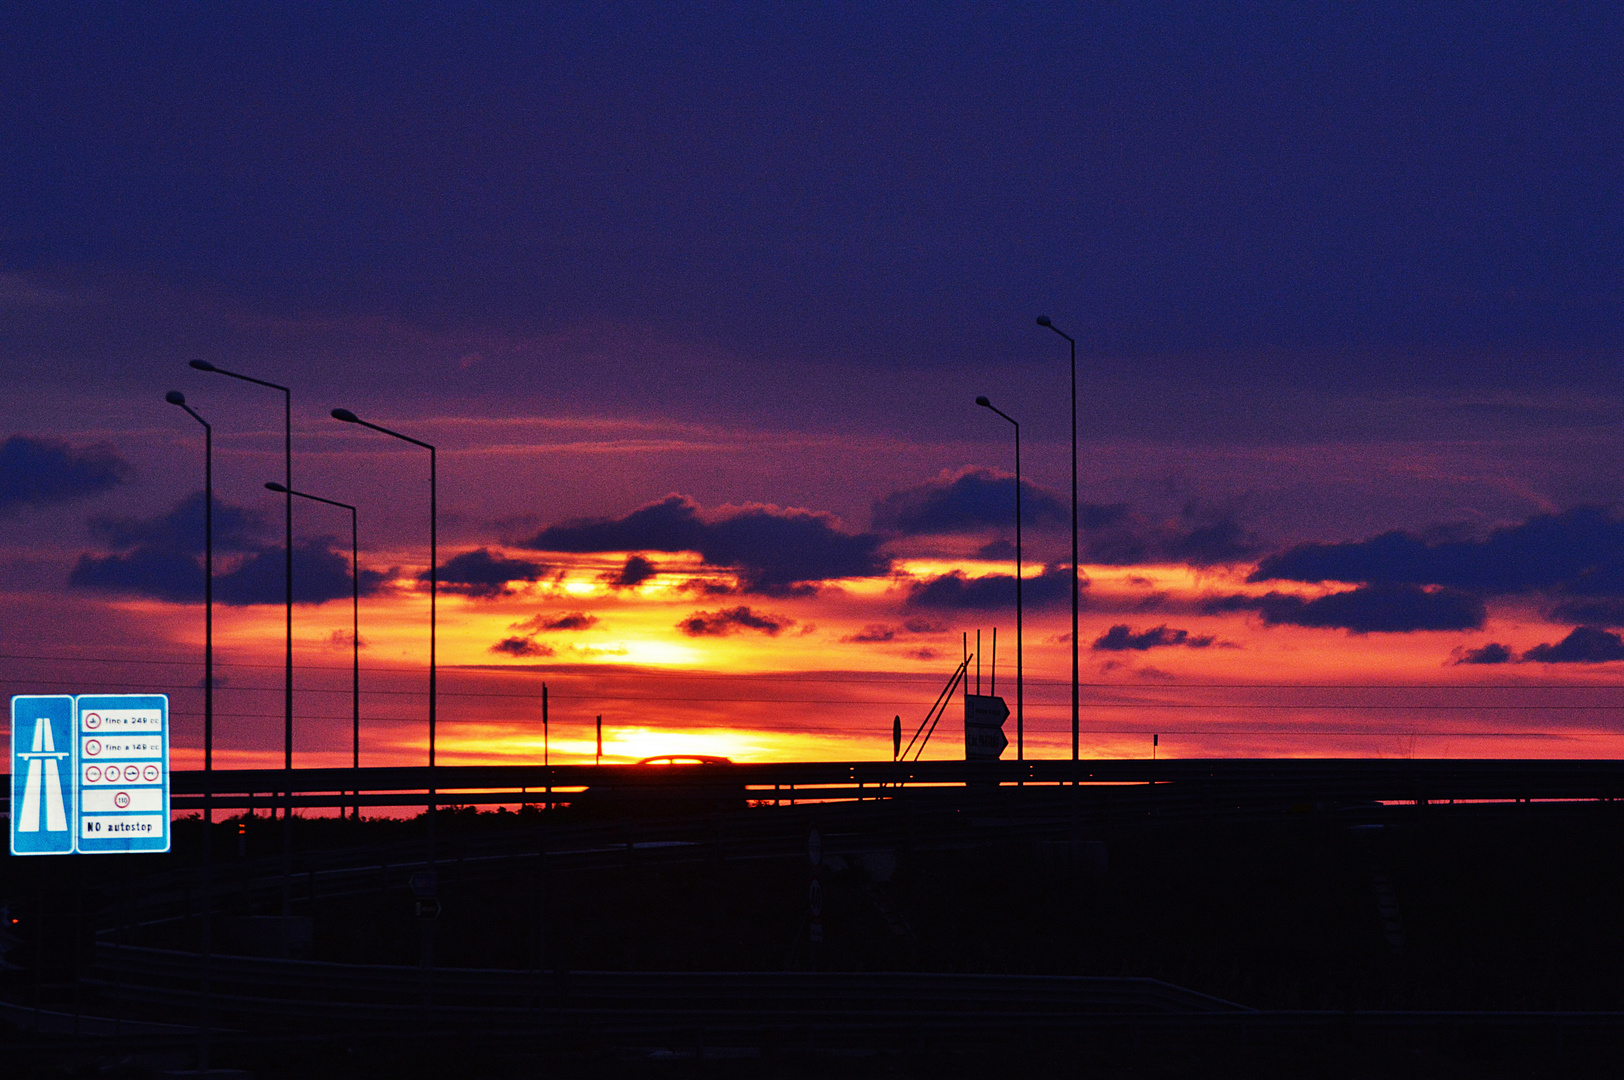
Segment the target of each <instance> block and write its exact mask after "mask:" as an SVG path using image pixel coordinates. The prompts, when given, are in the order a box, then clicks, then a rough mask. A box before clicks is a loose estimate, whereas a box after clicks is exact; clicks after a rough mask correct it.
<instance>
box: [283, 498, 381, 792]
mask: <svg viewBox="0 0 1624 1080" xmlns="http://www.w3.org/2000/svg"><path fill="white" fill-rule="evenodd" d="M265 486H266V487H267V488H269V489H270V490H272V491H276V492H283V493H286V494H288V495H297V496H298V497H299V498H301V499H309V500H310V501H312V502H319V503H326V504H327V505H328V506H337V507H340V508H342V509H344V510H348V511H349V512H350V646H351V649H350V652H351V658H352V667H351V682H350V705H351V722H352V725H353V733H354V738H353V742H352V744H351V750H350V766H351V768H354V769H355V770H357V771H356V776H357V777H359V776H360V771H359V770H360V768H361V548H360V544H359V535H360V534H359V532H358V530H357V528H356V519H355V507H353V506H351V505H350V504H349V503H345V502H339V501H338V500H337V499H324V498H322V497H321V496H320V495H312V494H310V493H309V492H308V491H293V490H292V489H290V488H288V487H285V486H284V485H282V484H278V483H276V482H274V481H271V482H268V483H266V485H265ZM356 785H357V786H356V789H355V798H356V802H355V817H356V819H357V820H360V817H361V802H360V799H361V788H360V786H359V785H360V780H359V779H357V780H356Z"/></svg>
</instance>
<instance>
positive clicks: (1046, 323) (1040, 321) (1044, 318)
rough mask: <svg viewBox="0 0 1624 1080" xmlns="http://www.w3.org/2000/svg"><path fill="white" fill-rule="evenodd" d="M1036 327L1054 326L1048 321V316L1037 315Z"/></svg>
mask: <svg viewBox="0 0 1624 1080" xmlns="http://www.w3.org/2000/svg"><path fill="white" fill-rule="evenodd" d="M1038 325H1039V326H1053V325H1054V324H1053V323H1051V322H1050V321H1049V316H1047V315H1039V316H1038Z"/></svg>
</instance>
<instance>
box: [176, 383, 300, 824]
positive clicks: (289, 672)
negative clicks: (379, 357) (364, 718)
mask: <svg viewBox="0 0 1624 1080" xmlns="http://www.w3.org/2000/svg"><path fill="white" fill-rule="evenodd" d="M192 367H194V368H196V369H197V370H199V371H212V372H214V373H215V374H216V375H225V376H228V377H230V378H233V379H241V380H242V381H243V382H249V383H253V384H254V385H255V386H266V387H269V388H271V389H272V390H280V391H282V484H283V486H284V487H285V488H292V487H293V391H292V390H289V389H288V388H287V387H285V386H283V385H282V384H281V383H273V382H266V381H265V380H264V379H256V378H254V377H253V376H252V375H242V374H239V373H238V372H235V371H227V370H226V369H225V368H222V367H215V366H214V365H213V364H211V363H209V362H208V361H207V360H193V361H192ZM282 521H283V524H284V526H285V529H284V532H285V536H284V540H283V543H284V547H283V551H284V557H285V559H286V563H285V570H286V581H285V586H286V589H285V595H286V605H285V606H286V609H287V663H286V678H285V679H284V691H283V699H282V708H283V718H282V768H284V769H286V770H287V771H288V772H289V773H290V774H291V773H292V771H293V496H292V495H291V494H290V495H288V496H287V497H286V501H285V502H284V504H283V512H282ZM292 791H293V785H292V781H291V775H290V780H289V784H288V799H287V801H286V802H285V803H284V804H283V807H282V816H283V818H289V817H292V815H293V795H292Z"/></svg>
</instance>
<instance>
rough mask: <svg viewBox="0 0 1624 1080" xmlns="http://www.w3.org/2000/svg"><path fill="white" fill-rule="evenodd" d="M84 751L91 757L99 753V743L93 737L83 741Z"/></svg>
mask: <svg viewBox="0 0 1624 1080" xmlns="http://www.w3.org/2000/svg"><path fill="white" fill-rule="evenodd" d="M85 753H87V754H89V755H90V756H91V757H95V756H96V755H97V754H99V753H101V743H100V742H98V741H96V740H95V739H90V740H87V741H86V742H85Z"/></svg>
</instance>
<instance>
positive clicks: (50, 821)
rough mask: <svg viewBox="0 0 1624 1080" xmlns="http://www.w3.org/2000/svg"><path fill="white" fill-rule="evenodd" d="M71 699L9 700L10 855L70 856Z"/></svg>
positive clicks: (72, 798)
mask: <svg viewBox="0 0 1624 1080" xmlns="http://www.w3.org/2000/svg"><path fill="white" fill-rule="evenodd" d="M76 775H77V770H76V769H75V768H74V741H73V698H71V697H68V696H67V695H66V694H53V695H49V696H45V695H37V696H36V695H29V696H19V697H14V698H12V699H11V853H12V854H13V855H71V854H73V836H74V821H75V819H76V817H77V814H76V813H75V812H74V811H75V804H76V802H77V798H76V796H77V792H76V791H75V789H76V788H77V786H78V785H77V783H76Z"/></svg>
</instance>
